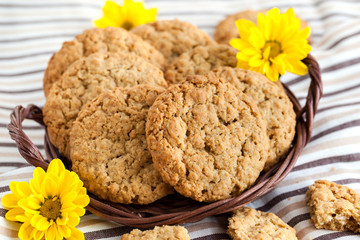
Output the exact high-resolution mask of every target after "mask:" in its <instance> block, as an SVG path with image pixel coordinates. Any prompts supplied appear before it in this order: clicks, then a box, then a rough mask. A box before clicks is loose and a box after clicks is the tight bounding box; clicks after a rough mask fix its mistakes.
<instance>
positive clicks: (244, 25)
mask: <svg viewBox="0 0 360 240" xmlns="http://www.w3.org/2000/svg"><path fill="white" fill-rule="evenodd" d="M235 24H236V27H237V28H238V29H239V33H240V38H242V39H244V40H245V41H247V40H248V39H249V37H250V34H251V31H250V29H252V28H256V25H255V24H254V23H253V22H251V21H250V20H247V19H239V20H237V21H236V22H235Z"/></svg>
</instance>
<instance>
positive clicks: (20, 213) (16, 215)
mask: <svg viewBox="0 0 360 240" xmlns="http://www.w3.org/2000/svg"><path fill="white" fill-rule="evenodd" d="M5 219H6V220H9V221H14V222H15V221H20V220H24V219H25V220H26V219H27V218H26V217H25V211H24V209H22V208H20V207H17V208H13V209H10V210H9V211H8V212H7V213H6V214H5ZM22 222H24V221H22Z"/></svg>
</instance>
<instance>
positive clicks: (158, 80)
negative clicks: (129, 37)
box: [43, 53, 167, 157]
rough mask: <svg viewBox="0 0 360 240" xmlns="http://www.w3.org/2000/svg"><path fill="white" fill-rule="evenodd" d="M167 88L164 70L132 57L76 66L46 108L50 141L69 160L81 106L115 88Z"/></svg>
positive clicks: (95, 57) (107, 56)
mask: <svg viewBox="0 0 360 240" xmlns="http://www.w3.org/2000/svg"><path fill="white" fill-rule="evenodd" d="M137 84H150V85H159V86H162V87H167V83H166V81H165V80H164V77H163V73H162V72H161V70H160V69H159V68H157V67H155V66H154V65H152V64H150V63H148V62H146V61H145V60H144V59H143V58H141V57H138V56H136V55H135V54H130V53H127V54H125V53H119V54H116V53H95V54H92V55H90V56H88V57H83V58H81V59H80V60H77V61H76V62H74V63H73V64H72V65H71V66H70V67H68V69H67V71H66V72H65V73H64V74H63V75H62V77H61V79H60V81H57V82H56V83H54V85H53V87H52V89H51V91H50V93H49V95H48V97H47V100H46V103H45V106H44V109H43V114H44V122H45V125H46V126H47V130H48V133H49V137H50V141H51V142H52V143H53V144H54V145H55V146H56V147H57V148H58V149H59V150H60V151H61V152H62V153H63V154H64V155H65V156H66V157H69V155H70V149H69V133H70V130H71V127H72V124H73V122H74V121H75V119H76V117H77V115H78V113H79V111H80V110H81V108H82V106H83V105H85V104H86V103H87V102H89V101H91V100H92V99H93V98H95V97H97V96H98V95H99V94H101V93H103V92H105V91H107V90H110V89H113V88H115V87H132V86H135V85H137Z"/></svg>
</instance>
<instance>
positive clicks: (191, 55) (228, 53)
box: [165, 44, 237, 84]
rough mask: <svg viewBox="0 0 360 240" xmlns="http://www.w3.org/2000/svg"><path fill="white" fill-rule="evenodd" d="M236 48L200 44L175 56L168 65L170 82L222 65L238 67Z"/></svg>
mask: <svg viewBox="0 0 360 240" xmlns="http://www.w3.org/2000/svg"><path fill="white" fill-rule="evenodd" d="M236 53H237V51H236V49H235V48H233V47H230V46H228V45H225V44H214V45H208V46H198V47H196V48H194V49H191V50H190V51H188V52H185V53H183V54H181V55H180V56H179V57H177V58H175V59H174V60H173V61H172V62H171V64H170V65H169V66H168V67H167V69H166V72H165V79H166V81H168V83H171V84H175V83H179V82H182V81H184V80H185V79H186V77H187V76H189V75H201V74H205V73H208V72H209V71H210V70H212V69H214V68H216V67H220V66H229V67H236V63H237V60H236Z"/></svg>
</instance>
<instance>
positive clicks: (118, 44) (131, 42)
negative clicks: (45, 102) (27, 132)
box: [43, 27, 165, 96]
mask: <svg viewBox="0 0 360 240" xmlns="http://www.w3.org/2000/svg"><path fill="white" fill-rule="evenodd" d="M96 52H103V53H105V52H124V53H130V52H131V53H134V54H136V55H138V56H140V57H143V58H144V59H145V60H146V61H148V62H150V63H152V64H154V65H155V66H157V67H159V68H163V67H164V64H165V59H164V56H163V55H162V54H161V53H160V52H159V51H157V50H156V49H155V48H154V47H153V46H151V45H150V44H148V43H146V42H145V41H143V40H142V39H141V38H139V37H138V36H136V35H135V34H132V33H129V32H128V31H126V30H124V29H122V28H114V27H108V28H93V29H89V30H86V31H84V32H83V33H82V34H80V35H78V36H76V38H75V39H74V40H72V41H69V42H64V43H63V45H62V47H61V49H60V50H59V51H58V52H56V53H55V54H54V55H53V56H52V57H51V59H50V61H49V63H48V66H47V68H46V71H45V75H44V79H43V85H44V86H43V87H44V93H45V96H47V95H48V94H49V92H50V88H51V86H52V85H53V83H54V82H56V81H58V80H59V79H60V77H61V75H62V74H63V73H64V72H65V71H66V69H67V68H68V67H69V66H70V65H71V64H72V63H73V62H75V61H76V60H78V59H80V58H82V57H86V56H89V55H90V54H92V53H96Z"/></svg>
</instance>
